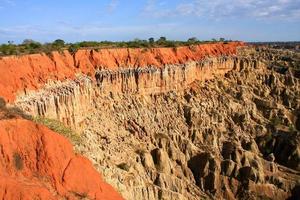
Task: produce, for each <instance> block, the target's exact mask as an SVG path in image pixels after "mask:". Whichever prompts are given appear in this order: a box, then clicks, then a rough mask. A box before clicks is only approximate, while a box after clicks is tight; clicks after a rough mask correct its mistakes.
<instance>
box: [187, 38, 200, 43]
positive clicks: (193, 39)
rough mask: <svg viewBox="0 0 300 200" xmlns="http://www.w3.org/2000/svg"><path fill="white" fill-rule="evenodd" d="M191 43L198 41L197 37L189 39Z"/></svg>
mask: <svg viewBox="0 0 300 200" xmlns="http://www.w3.org/2000/svg"><path fill="white" fill-rule="evenodd" d="M187 41H188V42H189V43H195V42H197V41H198V39H197V38H196V37H191V38H189V39H188V40H187Z"/></svg>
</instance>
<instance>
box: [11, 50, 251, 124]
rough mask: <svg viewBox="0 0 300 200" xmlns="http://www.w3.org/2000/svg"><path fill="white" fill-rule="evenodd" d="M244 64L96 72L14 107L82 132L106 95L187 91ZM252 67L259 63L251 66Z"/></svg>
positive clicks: (232, 60)
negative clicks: (197, 82)
mask: <svg viewBox="0 0 300 200" xmlns="http://www.w3.org/2000/svg"><path fill="white" fill-rule="evenodd" d="M244 62H245V61H244V60H239V59H237V58H236V57H234V56H231V57H229V56H222V57H214V58H205V59H203V60H201V61H199V62H195V61H193V62H188V63H186V64H182V65H166V66H164V67H160V68H158V67H154V66H153V67H151V66H149V67H144V68H127V69H125V68H121V69H118V70H117V71H115V70H104V69H103V70H97V71H95V74H94V77H89V76H86V75H79V76H78V77H77V78H75V79H74V80H69V81H65V82H62V83H58V82H56V83H54V84H49V85H48V86H46V87H44V88H43V89H42V90H39V91H37V92H34V93H31V94H28V95H22V96H19V97H18V98H17V100H16V101H15V105H17V106H18V107H19V108H22V110H24V111H26V112H27V114H30V115H33V116H42V117H46V118H54V119H59V120H60V121H62V122H64V123H65V124H67V125H69V126H71V127H73V128H74V129H80V128H81V127H84V126H83V124H84V121H85V119H86V117H87V116H88V115H89V113H90V111H91V110H93V108H94V107H95V106H94V101H95V99H97V97H98V96H101V95H107V94H117V93H123V94H132V95H135V94H139V95H141V94H145V95H149V94H155V93H163V92H168V91H172V90H177V91H179V90H184V89H185V88H187V87H188V86H189V85H190V84H191V83H193V82H194V81H205V80H210V79H212V78H214V77H215V76H218V75H224V74H225V73H226V72H228V71H230V70H232V69H237V68H240V66H242V65H244ZM249 64H251V65H256V63H254V62H251V63H249Z"/></svg>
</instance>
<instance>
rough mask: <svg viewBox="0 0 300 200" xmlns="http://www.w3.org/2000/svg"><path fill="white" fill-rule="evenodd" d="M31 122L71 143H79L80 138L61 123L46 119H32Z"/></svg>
mask: <svg viewBox="0 0 300 200" xmlns="http://www.w3.org/2000/svg"><path fill="white" fill-rule="evenodd" d="M33 121H34V122H35V123H38V124H43V125H45V126H47V127H48V128H50V129H51V130H53V131H55V132H57V133H59V134H61V135H63V136H65V137H67V138H69V139H70V140H71V141H72V142H73V143H80V142H81V137H80V135H79V134H78V133H76V132H75V131H73V130H72V129H71V128H69V127H67V126H65V125H64V124H63V123H62V122H60V121H58V120H55V119H48V118H43V117H34V118H33Z"/></svg>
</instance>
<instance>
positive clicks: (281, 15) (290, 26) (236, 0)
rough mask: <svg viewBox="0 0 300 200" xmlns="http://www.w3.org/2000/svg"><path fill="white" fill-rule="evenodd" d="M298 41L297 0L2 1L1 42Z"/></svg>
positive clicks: (299, 12) (299, 6)
mask: <svg viewBox="0 0 300 200" xmlns="http://www.w3.org/2000/svg"><path fill="white" fill-rule="evenodd" d="M160 36H166V37H167V38H169V39H176V40H185V39H187V38H189V37H193V36H195V37H197V38H199V39H201V40H209V39H211V38H220V37H225V38H227V39H234V40H244V41H291V40H300V0H162V1H159V0H0V43H6V42H7V41H8V40H12V41H15V43H19V42H22V41H23V39H34V40H37V41H40V42H49V41H53V40H55V39H57V38H61V39H64V40H65V41H68V42H74V41H82V40H98V41H99V40H118V41H121V40H131V39H135V38H139V39H147V38H149V37H155V38H158V37H160Z"/></svg>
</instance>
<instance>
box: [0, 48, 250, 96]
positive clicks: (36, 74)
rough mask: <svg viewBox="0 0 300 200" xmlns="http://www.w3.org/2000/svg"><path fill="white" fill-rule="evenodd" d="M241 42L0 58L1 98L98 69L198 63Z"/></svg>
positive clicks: (65, 52) (228, 53)
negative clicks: (51, 81)
mask: <svg viewBox="0 0 300 200" xmlns="http://www.w3.org/2000/svg"><path fill="white" fill-rule="evenodd" d="M243 45H244V43H242V42H231V43H229V44H223V43H216V44H203V45H197V46H194V47H178V48H176V49H174V48H153V49H124V48H123V49H101V50H99V51H96V50H79V51H78V52H77V53H76V54H75V55H74V56H73V55H71V54H70V53H69V52H68V51H64V52H63V53H58V52H53V53H52V54H51V56H50V57H49V56H48V55H46V54H44V53H42V54H33V55H25V56H8V57H3V58H0V96H2V97H3V98H5V99H6V100H7V101H8V102H13V101H14V100H15V98H16V96H17V93H24V92H25V91H27V90H34V89H38V88H41V87H42V86H43V85H44V84H45V83H47V82H48V81H49V80H65V79H67V78H69V79H73V78H74V77H75V75H76V74H77V73H84V74H89V73H90V74H93V73H94V71H95V69H97V68H100V67H102V68H107V69H111V70H117V69H118V68H126V67H146V66H149V65H152V66H157V67H162V66H164V65H165V64H182V63H185V62H188V61H199V60H201V59H203V58H204V57H206V56H219V55H231V54H235V53H236V50H237V47H239V46H243Z"/></svg>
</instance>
